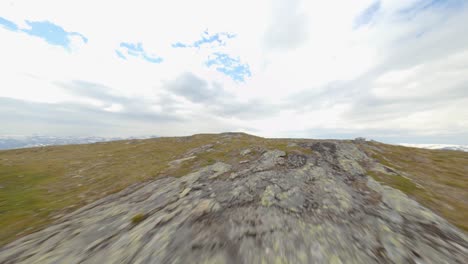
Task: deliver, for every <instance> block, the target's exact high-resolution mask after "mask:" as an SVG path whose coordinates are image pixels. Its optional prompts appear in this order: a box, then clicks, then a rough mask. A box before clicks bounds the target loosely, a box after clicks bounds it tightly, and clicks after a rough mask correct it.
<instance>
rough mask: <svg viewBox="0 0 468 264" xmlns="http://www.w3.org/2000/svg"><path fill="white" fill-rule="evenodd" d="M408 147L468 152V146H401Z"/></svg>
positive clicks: (405, 144) (404, 144)
mask: <svg viewBox="0 0 468 264" xmlns="http://www.w3.org/2000/svg"><path fill="white" fill-rule="evenodd" d="M399 145H402V146H406V147H413V148H425V149H443V150H457V151H465V152H468V145H451V144H409V143H402V144H399Z"/></svg>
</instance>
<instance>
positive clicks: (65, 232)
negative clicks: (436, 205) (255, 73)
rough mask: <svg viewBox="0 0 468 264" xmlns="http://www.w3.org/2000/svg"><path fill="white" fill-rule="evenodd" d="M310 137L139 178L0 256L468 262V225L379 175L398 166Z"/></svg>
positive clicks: (31, 259)
mask: <svg viewBox="0 0 468 264" xmlns="http://www.w3.org/2000/svg"><path fill="white" fill-rule="evenodd" d="M291 144H296V143H291ZM300 144H301V145H300V147H302V148H304V149H311V150H312V151H311V152H307V153H302V152H297V151H283V150H279V149H256V148H255V147H254V146H252V147H251V148H246V149H244V150H242V151H240V153H239V156H240V157H241V161H240V162H237V163H236V164H230V163H227V162H219V161H215V162H214V163H213V164H211V165H208V166H204V167H201V168H198V169H197V170H195V171H192V172H189V173H187V174H186V175H185V176H182V177H171V176H169V175H168V176H166V177H161V178H158V179H156V180H153V181H149V182H144V183H139V184H135V185H132V186H130V187H128V188H126V189H125V190H123V191H121V192H118V193H115V194H112V195H110V196H107V197H105V198H103V199H100V200H98V201H95V202H93V203H91V204H88V205H86V206H85V207H82V208H80V209H79V210H77V211H75V212H73V213H71V214H68V215H66V216H64V217H62V218H61V219H60V221H59V222H57V223H55V224H54V225H51V226H49V227H47V228H45V229H43V230H41V231H39V232H36V233H33V234H30V235H28V236H25V237H23V238H21V239H19V240H16V241H14V242H13V243H10V244H8V245H6V246H5V247H3V248H2V249H1V250H0V263H4V264H6V263H28V264H29V263H67V264H73V263H135V264H138V263H233V264H234V263H236V264H237V263H467V260H468V241H467V236H466V234H465V233H464V231H461V230H459V229H458V228H456V227H454V226H453V225H451V224H449V223H448V222H447V221H446V220H444V219H443V218H441V217H439V216H438V215H436V214H435V213H433V212H432V211H431V210H429V209H427V208H425V207H423V206H422V205H420V204H419V203H417V202H416V201H414V200H412V199H410V198H409V197H408V196H407V195H405V194H404V193H403V192H401V191H399V190H396V189H393V188H391V187H388V186H385V185H383V184H381V183H379V182H377V181H375V180H374V179H373V178H371V177H369V176H368V175H367V173H366V172H367V170H369V169H370V168H372V169H374V170H382V171H389V170H390V171H393V170H395V169H394V168H393V169H390V168H388V167H386V166H384V165H382V164H380V163H378V162H376V161H375V160H374V159H372V158H371V157H369V156H368V155H366V153H365V152H364V151H362V150H361V149H360V148H359V144H360V143H358V142H345V141H332V140H330V141H310V142H309V141H308V142H302V143H300ZM209 148H210V146H205V147H204V148H200V149H198V150H195V151H192V152H190V153H187V155H186V156H184V157H179V159H178V160H175V161H174V162H172V165H173V166H180V164H183V163H184V162H187V161H188V160H190V159H191V157H192V156H193V155H197V151H198V152H200V151H209Z"/></svg>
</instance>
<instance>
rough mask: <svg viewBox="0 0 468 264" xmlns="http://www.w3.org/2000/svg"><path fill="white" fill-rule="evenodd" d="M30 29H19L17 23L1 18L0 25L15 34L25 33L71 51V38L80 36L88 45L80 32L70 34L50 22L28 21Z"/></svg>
mask: <svg viewBox="0 0 468 264" xmlns="http://www.w3.org/2000/svg"><path fill="white" fill-rule="evenodd" d="M26 24H28V26H29V28H19V27H18V26H17V25H16V24H15V23H13V22H11V21H9V20H7V19H4V18H2V17H0V25H2V26H3V27H5V28H6V29H8V30H10V31H14V32H23V33H26V34H28V35H30V36H34V37H39V38H42V39H44V40H45V41H46V42H47V43H49V44H51V45H55V46H62V47H64V48H65V49H69V48H70V45H71V37H73V36H78V37H80V38H81V39H82V40H83V42H84V43H88V39H87V38H86V37H85V36H83V35H82V34H80V33H78V32H68V31H65V30H64V29H63V28H62V27H60V26H58V25H55V24H54V23H52V22H49V21H29V20H26Z"/></svg>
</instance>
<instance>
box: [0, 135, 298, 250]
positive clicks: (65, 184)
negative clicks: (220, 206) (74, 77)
mask: <svg viewBox="0 0 468 264" xmlns="http://www.w3.org/2000/svg"><path fill="white" fill-rule="evenodd" d="M206 144H215V147H214V148H213V150H212V151H209V152H204V153H201V154H199V155H197V158H195V159H192V160H190V161H187V162H184V163H183V164H182V166H180V167H175V168H171V167H170V166H168V162H169V161H172V160H175V159H178V158H181V157H182V155H184V154H185V153H187V152H188V151H190V150H191V149H194V148H197V147H200V146H203V145H206ZM253 145H255V146H260V147H264V148H269V149H273V148H277V149H283V150H294V149H295V148H294V147H287V143H286V141H284V140H273V139H263V138H258V137H254V136H248V135H241V136H239V137H234V138H231V137H225V136H223V135H210V134H204V135H195V136H192V137H182V138H157V139H147V140H126V141H115V142H106V143H96V144H89V145H68V146H51V147H40V148H30V149H18V150H8V151H0V216H1V217H0V246H1V245H3V244H6V243H8V242H11V241H13V240H15V239H17V238H18V237H20V236H23V235H25V234H28V233H31V232H34V231H36V230H38V229H40V228H42V227H44V226H46V225H47V224H49V223H51V222H52V221H54V217H57V216H60V215H61V214H64V213H67V212H70V211H72V210H75V209H76V208H78V207H81V206H83V205H85V204H87V203H90V202H92V201H95V200H97V199H99V198H102V197H104V196H106V195H108V194H110V193H114V192H117V191H120V190H122V189H124V188H125V187H128V186H129V185H131V184H134V183H137V182H141V181H144V180H149V179H154V178H155V177H158V176H163V175H171V176H181V175H184V174H185V173H188V172H190V171H192V170H193V169H194V168H196V167H199V166H203V165H207V164H210V163H214V162H216V161H225V162H229V163H232V164H236V163H237V161H239V159H240V158H241V157H239V151H240V150H242V149H244V148H246V147H250V146H253ZM296 148H297V147H296ZM254 154H255V153H254Z"/></svg>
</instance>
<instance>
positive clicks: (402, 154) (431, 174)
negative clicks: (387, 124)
mask: <svg viewBox="0 0 468 264" xmlns="http://www.w3.org/2000/svg"><path fill="white" fill-rule="evenodd" d="M363 146H364V149H365V150H366V152H367V153H368V154H369V156H372V157H374V158H375V159H376V160H378V161H379V162H380V163H381V164H383V165H385V166H387V167H389V168H391V169H394V170H395V171H396V172H397V173H398V174H399V175H392V174H391V173H383V172H377V171H369V172H368V173H369V174H370V175H371V176H372V177H373V178H374V179H376V180H378V181H380V182H383V183H385V184H387V185H390V186H392V187H394V188H397V189H400V190H401V191H403V192H404V193H406V194H407V195H409V196H410V197H412V198H413V199H415V200H416V201H418V202H419V203H421V204H422V205H424V206H426V207H428V208H430V209H432V210H433V211H435V212H436V213H438V214H439V215H441V216H443V217H444V218H446V219H447V220H448V221H449V222H451V223H452V224H454V225H456V226H458V227H459V228H461V229H463V230H465V231H468V153H466V152H461V151H447V150H427V149H418V148H409V147H403V146H394V145H386V144H380V143H370V144H369V145H363Z"/></svg>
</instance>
